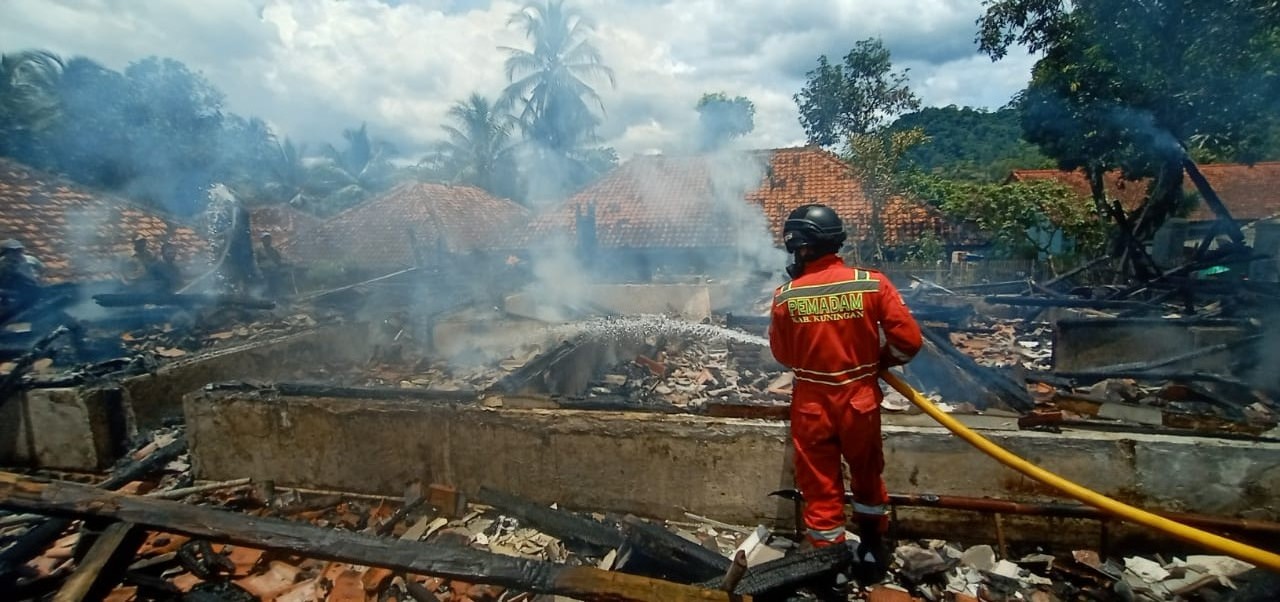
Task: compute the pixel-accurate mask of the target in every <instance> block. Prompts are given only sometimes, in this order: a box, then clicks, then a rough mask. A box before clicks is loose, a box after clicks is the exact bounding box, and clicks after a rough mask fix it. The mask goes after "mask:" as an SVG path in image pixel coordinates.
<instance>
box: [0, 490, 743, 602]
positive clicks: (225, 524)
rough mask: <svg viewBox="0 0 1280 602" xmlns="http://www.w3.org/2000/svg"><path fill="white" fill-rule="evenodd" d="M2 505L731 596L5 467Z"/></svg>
mask: <svg viewBox="0 0 1280 602" xmlns="http://www.w3.org/2000/svg"><path fill="white" fill-rule="evenodd" d="M0 506H4V507H7V508H13V509H18V510H22V511H26V512H35V513H39V514H55V515H61V516H66V517H76V518H84V517H100V518H109V519H113V520H120V521H127V522H131V523H135V524H137V525H140V526H143V527H147V528H149V529H153V530H159V531H166V532H172V533H181V534H184V535H188V536H191V537H196V538H201V539H206V540H209V541H215V542H223V543H230V544H236V545H244V546H251V547H256V548H263V549H269V550H281V551H287V552H292V553H295V554H298V555H301V556H305V557H309V558H315V559H319V560H331V561H336V562H349V563H353V564H360V565H365V566H376V567H383V568H388V569H391V570H393V571H400V572H408V573H416V574H423V575H435V576H441V577H447V578H454V579H461V580H464V581H467V582H470V583H484V584H491V585H500V586H503V587H509V588H512V589H518V590H521V591H530V592H534V593H544V594H556V595H564V596H570V597H574V598H580V599H583V600H610V601H614V600H634V601H655V602H656V601H659V600H671V601H675V602H681V601H693V600H724V601H727V600H729V595H728V594H727V593H725V592H717V591H712V590H708V589H704V588H698V587H690V586H685V585H680V584H676V583H670V582H664V581H661V580H655V579H647V578H643V577H637V576H634V575H625V574H620V573H610V572H607V571H601V570H599V569H595V568H589V567H567V566H562V565H556V564H552V563H549V562H545V561H539V560H528V559H523V558H512V557H507V556H502V555H498V554H492V553H488V552H483V551H480V550H474V549H471V548H466V547H460V546H448V545H438V544H427V543H419V542H410V541H405V540H393V539H387V538H382V537H376V536H372V535H367V534H363V533H351V532H345V531H337V530H332V529H325V528H322V527H317V526H314V525H310V524H305V523H295V522H289V521H286V520H281V519H273V518H262V517H254V516H245V515H241V514H236V513H233V512H228V511H225V510H219V509H216V508H208V507H201V506H189V505H186V504H181V503H178V502H171V501H166V500H160V499H155V498H146V497H138V496H129V495H121V494H117V493H111V492H107V491H102V490H100V489H94V488H92V487H86V486H84V485H77V484H73V483H62V482H51V483H47V482H41V481H37V480H35V479H31V478H28V477H25V476H22V475H18V474H13V473H5V472H0Z"/></svg>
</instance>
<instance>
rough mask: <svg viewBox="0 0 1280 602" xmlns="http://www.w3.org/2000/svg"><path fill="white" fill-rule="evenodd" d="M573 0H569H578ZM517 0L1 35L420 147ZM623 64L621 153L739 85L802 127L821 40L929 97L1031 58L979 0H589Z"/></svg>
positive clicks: (112, 17)
mask: <svg viewBox="0 0 1280 602" xmlns="http://www.w3.org/2000/svg"><path fill="white" fill-rule="evenodd" d="M572 1H573V0H570V2H571V3H572ZM521 4H522V3H520V2H512V1H506V0H498V1H485V0H203V1H201V2H195V1H181V2H171V1H161V0H5V1H4V2H3V4H0V40H3V41H4V43H3V48H2V50H4V51H6V52H11V51H14V50H19V49H23V48H47V49H50V50H53V51H55V52H58V53H61V54H64V55H83V56H87V57H90V58H93V59H97V60H99V61H100V62H103V63H104V64H106V65H107V66H108V67H112V68H117V69H119V68H123V67H124V66H125V65H127V64H128V63H129V62H131V61H133V60H137V59H139V58H143V57H146V56H149V55H160V56H170V57H173V58H176V59H179V60H181V61H183V62H185V63H187V64H188V65H189V66H191V67H192V68H195V69H198V70H200V71H201V72H203V73H204V74H205V76H206V77H208V78H209V79H210V80H211V81H212V82H213V83H214V84H215V85H217V86H218V87H219V88H221V89H222V90H223V91H224V92H226V94H227V99H228V104H229V105H230V107H231V109H232V110H234V111H236V112H239V113H241V114H245V115H256V116H259V117H262V118H264V119H266V120H267V121H268V122H269V123H271V124H272V126H273V127H274V128H276V129H277V130H278V131H280V132H282V133H284V134H287V135H289V136H291V137H293V138H294V139H298V140H304V141H316V142H318V141H326V140H328V141H332V140H337V139H338V138H339V134H340V132H341V130H342V129H343V128H346V127H351V126H354V125H358V124H359V123H360V122H361V121H367V122H368V124H369V127H370V128H371V130H372V131H373V132H374V133H375V134H376V135H379V136H381V137H384V138H387V139H390V140H393V141H394V142H396V143H397V145H398V146H400V147H401V148H402V150H405V151H406V152H407V153H409V154H413V153H415V152H419V151H420V150H421V149H424V148H426V146H427V145H428V144H430V142H431V141H433V140H436V139H439V138H440V137H441V132H440V127H439V126H440V124H441V123H442V119H443V116H444V113H445V111H446V110H447V109H448V107H449V105H450V104H451V103H453V102H454V101H457V100H460V99H462V98H465V97H466V96H467V95H468V94H470V93H471V92H472V91H479V92H481V93H483V94H486V95H490V96H496V95H497V94H498V93H499V92H500V91H501V89H502V87H503V85H504V84H505V83H506V82H505V80H504V78H503V71H502V61H503V59H504V58H505V55H504V54H503V53H502V52H501V51H500V50H498V47H499V46H515V47H523V46H524V40H523V38H522V37H521V35H520V33H519V32H517V31H515V30H514V29H512V28H510V27H508V26H507V19H508V17H509V16H510V15H511V13H512V12H514V11H515V10H517V9H518V8H519V6H520V5H521ZM576 5H577V6H579V7H580V8H582V9H583V10H584V11H586V12H587V13H588V14H590V15H591V16H592V17H593V19H594V21H595V24H596V39H595V41H596V44H597V46H598V47H599V48H600V50H601V52H602V53H603V55H604V58H605V61H606V63H607V64H608V65H609V66H611V67H612V68H613V69H614V70H615V72H616V74H617V87H616V88H614V89H609V88H608V87H607V85H602V86H600V87H599V89H600V93H601V96H603V98H604V102H605V108H606V115H605V116H604V123H603V125H602V127H601V130H600V134H601V135H602V137H603V138H604V140H605V143H606V144H610V145H613V146H614V147H616V148H617V149H618V151H619V153H620V154H621V155H622V156H623V157H624V158H625V157H627V156H630V155H632V154H635V153H645V152H657V151H663V152H679V151H683V150H687V149H688V148H689V146H690V144H691V143H692V141H693V136H692V133H693V131H694V125H695V123H696V120H697V114H696V113H695V112H694V110H693V105H694V103H695V102H696V101H697V99H698V97H699V96H701V95H702V93H703V92H714V91H724V92H727V93H728V94H730V95H731V96H736V95H743V96H747V97H748V98H750V99H751V100H752V101H753V102H754V103H755V105H756V109H757V114H756V130H755V132H753V133H752V134H751V135H749V136H747V137H746V138H744V139H742V140H740V141H739V144H740V145H742V146H743V147H751V148H764V147H780V146H791V145H795V144H799V143H802V142H803V140H804V135H803V131H802V130H801V128H800V126H799V123H798V121H797V116H796V107H795V103H794V102H793V101H792V95H793V94H795V93H796V92H797V91H798V90H799V89H800V87H801V85H803V82H804V74H805V72H806V71H808V70H809V69H811V68H812V67H813V65H814V63H815V62H816V60H817V57H818V56H819V55H821V54H827V55H829V56H831V57H833V58H837V60H838V57H841V56H843V55H844V54H845V53H846V52H847V51H848V50H849V48H851V47H852V46H853V43H854V42H855V41H857V40H860V39H864V38H867V37H871V36H879V37H881V38H882V39H883V40H884V41H885V43H886V45H887V46H888V47H889V48H890V50H891V51H892V52H893V55H894V62H895V64H896V65H897V66H898V67H901V68H907V69H909V70H910V71H909V73H910V78H911V81H910V84H911V86H912V88H913V89H915V90H916V92H917V93H918V94H919V95H920V97H921V98H922V99H923V101H924V103H925V104H926V105H936V106H944V105H948V104H956V105H962V106H964V105H968V106H980V107H989V108H997V107H999V106H1001V105H1003V104H1004V103H1006V102H1007V101H1008V100H1009V98H1010V97H1011V96H1012V95H1013V93H1015V92H1016V91H1018V90H1019V89H1021V88H1022V87H1023V86H1024V85H1025V83H1026V81H1027V79H1028V77H1029V73H1030V68H1031V65H1032V63H1033V62H1034V58H1033V57H1030V56H1027V55H1025V54H1024V53H1014V54H1013V55H1012V56H1010V57H1009V58H1006V59H1005V60H1003V61H1001V62H999V63H992V62H991V61H990V59H988V58H986V57H984V56H980V55H978V54H977V51H976V46H975V44H974V42H973V37H974V32H975V29H976V27H975V25H974V20H975V19H977V18H978V16H979V15H980V14H981V4H980V3H979V2H978V1H977V0H899V1H891V2H886V1H883V0H845V1H836V0H829V1H823V0H813V1H804V2H790V1H779V0H772V1H771V0H739V1H736V2H720V1H713V0H579V1H578V2H576Z"/></svg>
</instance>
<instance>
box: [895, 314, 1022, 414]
mask: <svg viewBox="0 0 1280 602" xmlns="http://www.w3.org/2000/svg"><path fill="white" fill-rule="evenodd" d="M920 331H921V334H922V335H923V336H924V339H925V341H927V343H926V345H930V346H932V347H933V348H934V349H936V350H937V351H939V352H941V353H942V354H944V355H945V356H946V357H947V358H950V360H951V361H952V362H954V364H955V365H956V366H957V367H959V368H960V369H961V370H963V372H964V373H965V374H967V375H968V376H971V377H972V378H973V379H974V380H975V381H977V382H978V383H979V384H980V385H982V386H984V387H987V388H989V389H992V392H993V394H994V395H996V396H997V397H998V398H999V399H1000V401H1002V402H1003V403H1004V404H1005V405H1007V406H1009V407H1010V408H1012V409H1015V410H1018V411H1023V412H1026V411H1030V410H1031V408H1033V407H1035V401H1034V400H1032V399H1031V394H1029V393H1027V389H1026V387H1024V386H1022V385H1020V384H1018V383H1017V382H1016V381H1014V380H1013V379H1011V378H1009V377H1008V376H1005V375H1004V374H1003V373H1001V372H999V371H997V370H995V369H993V368H988V367H986V366H983V365H981V364H979V363H978V362H976V361H974V359H973V358H971V357H969V356H967V355H965V354H964V352H962V351H960V350H959V349H956V347H955V345H952V344H951V340H950V339H949V338H948V337H947V336H946V335H944V334H939V333H937V332H934V330H933V329H931V328H921V329H920ZM911 365H912V364H910V363H909V364H907V365H906V366H904V368H903V369H904V370H906V371H907V372H908V374H910V372H911Z"/></svg>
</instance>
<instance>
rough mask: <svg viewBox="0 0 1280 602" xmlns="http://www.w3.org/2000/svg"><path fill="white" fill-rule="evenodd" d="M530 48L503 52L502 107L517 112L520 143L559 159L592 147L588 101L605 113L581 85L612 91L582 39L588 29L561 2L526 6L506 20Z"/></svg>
mask: <svg viewBox="0 0 1280 602" xmlns="http://www.w3.org/2000/svg"><path fill="white" fill-rule="evenodd" d="M509 24H512V25H517V26H519V27H520V29H522V30H523V31H524V34H525V37H527V38H529V39H530V40H531V41H532V42H533V50H532V51H527V50H521V49H518V48H503V50H505V51H507V53H508V54H509V56H508V57H507V60H506V64H505V68H506V73H507V80H508V81H509V82H511V83H510V85H508V86H507V88H506V90H505V91H504V92H503V95H502V99H501V101H500V102H501V105H502V106H504V107H516V108H518V110H519V122H520V126H521V128H522V129H523V130H524V134H525V138H526V139H528V140H531V141H534V142H536V143H538V144H540V145H542V146H544V147H546V148H548V149H551V150H553V151H557V152H559V153H560V154H567V153H568V152H569V151H571V150H572V149H575V148H577V147H579V146H581V145H583V144H585V143H588V142H591V141H592V138H593V137H594V130H595V127H596V125H598V123H599V119H598V118H597V117H596V116H595V115H594V114H593V113H592V111H591V107H590V106H588V101H590V102H591V103H593V104H595V105H596V106H597V107H598V108H599V109H600V111H601V112H604V103H603V102H602V101H601V99H600V95H599V94H597V93H596V91H595V89H593V88H592V87H591V86H590V85H588V84H587V83H586V81H584V80H585V79H604V80H607V81H608V82H609V85H610V86H613V85H614V79H613V71H612V70H611V69H609V68H608V67H606V66H605V65H604V63H603V59H602V58H601V56H600V51H599V50H597V49H596V47H595V46H594V45H592V44H591V42H590V41H588V40H587V37H588V36H589V35H590V33H591V29H592V23H591V21H590V20H589V19H588V18H587V17H586V16H585V15H583V14H582V13H581V12H580V11H578V10H577V9H574V8H571V7H566V6H565V5H564V0H546V1H545V2H544V3H541V4H540V3H537V2H530V3H529V4H526V5H525V6H524V8H522V9H520V11H519V12H517V13H515V14H514V15H512V16H511V19H510V22H509Z"/></svg>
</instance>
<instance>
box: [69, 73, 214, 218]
mask: <svg viewBox="0 0 1280 602" xmlns="http://www.w3.org/2000/svg"><path fill="white" fill-rule="evenodd" d="M124 77H125V80H126V81H127V84H128V87H129V90H128V96H127V97H126V98H127V100H126V101H125V103H124V106H123V107H121V114H118V115H113V117H119V118H122V122H121V123H119V124H118V127H120V128H122V129H123V131H124V132H125V136H126V140H127V145H126V146H125V147H124V148H104V147H101V145H100V144H99V141H96V140H89V141H82V143H87V144H99V148H98V149H96V151H95V152H97V153H120V152H124V153H126V155H127V161H128V162H129V169H130V171H131V172H132V174H131V175H132V178H131V179H130V181H129V183H128V188H129V192H130V196H132V197H133V198H136V199H139V200H142V201H144V202H147V203H149V204H152V205H155V206H157V207H162V208H164V209H166V210H168V211H172V212H174V213H177V214H179V215H191V214H193V213H195V212H198V211H200V210H201V209H202V208H203V206H204V204H205V202H206V199H207V192H206V191H207V190H208V188H209V187H210V186H211V185H213V184H214V183H215V182H217V181H218V177H219V175H221V174H219V165H220V161H221V157H222V156H223V150H224V149H223V148H222V146H221V144H220V142H221V141H220V136H221V134H222V127H223V125H224V118H225V114H224V112H223V103H224V102H225V96H224V95H223V93H222V92H221V91H220V90H218V89H217V88H216V87H215V86H214V85H213V84H211V83H210V82H209V81H208V80H207V79H205V77H204V76H203V75H202V74H200V73H199V72H196V71H192V70H191V69H189V68H188V67H187V66H186V65H184V64H182V63H181V62H179V61H176V60H174V59H169V58H159V57H149V58H146V59H143V60H140V61H136V62H134V63H131V64H130V65H129V66H128V67H126V68H125V70H124ZM85 92H86V93H87V94H90V95H92V94H94V93H95V91H92V90H86V91H85ZM99 98H101V97H100V96H99Z"/></svg>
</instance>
